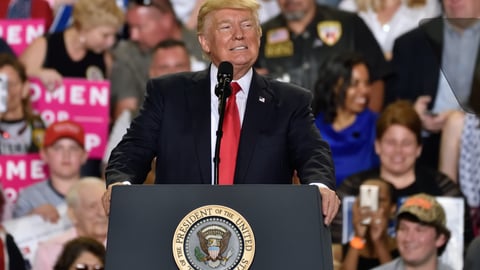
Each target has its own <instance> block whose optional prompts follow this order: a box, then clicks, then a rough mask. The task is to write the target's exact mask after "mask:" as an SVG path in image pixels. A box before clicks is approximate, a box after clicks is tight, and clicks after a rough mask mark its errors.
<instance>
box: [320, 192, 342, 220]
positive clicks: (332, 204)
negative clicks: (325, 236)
mask: <svg viewBox="0 0 480 270" xmlns="http://www.w3.org/2000/svg"><path fill="white" fill-rule="evenodd" d="M318 189H319V191H320V194H321V195H322V211H323V215H324V219H323V222H324V223H325V225H327V226H328V225H330V223H332V220H333V218H334V217H335V215H337V212H338V208H339V207H340V199H339V198H338V196H337V194H336V193H335V191H333V190H331V189H329V188H328V187H318Z"/></svg>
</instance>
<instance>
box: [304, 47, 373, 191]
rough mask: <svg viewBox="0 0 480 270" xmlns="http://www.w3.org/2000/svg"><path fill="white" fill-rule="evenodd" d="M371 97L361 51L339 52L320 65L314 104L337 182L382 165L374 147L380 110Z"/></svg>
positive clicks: (316, 122) (314, 110)
mask: <svg viewBox="0 0 480 270" xmlns="http://www.w3.org/2000/svg"><path fill="white" fill-rule="evenodd" d="M369 98H370V77H369V72H368V68H367V63H366V62H365V60H363V58H361V57H360V56H359V55H356V54H352V53H349V54H348V53H345V54H340V55H336V56H333V57H330V59H329V60H327V61H326V62H325V64H324V65H323V66H322V67H320V69H319V75H318V81H317V83H316V85H315V92H314V100H313V104H312V107H313V113H314V115H315V124H316V126H317V127H318V129H319V130H320V133H321V134H322V137H323V138H324V139H325V140H326V141H327V142H328V143H329V144H330V148H331V150H332V156H333V162H334V164H335V178H336V181H337V186H339V185H340V183H341V182H342V181H343V179H345V177H347V176H349V175H352V174H354V173H357V172H360V171H364V170H368V169H371V168H375V167H377V166H378V163H379V161H378V157H377V155H376V154H375V151H374V147H373V144H374V141H375V121H376V120H377V117H378V114H377V113H374V112H372V111H371V110H370V109H368V107H367V105H368V101H369Z"/></svg>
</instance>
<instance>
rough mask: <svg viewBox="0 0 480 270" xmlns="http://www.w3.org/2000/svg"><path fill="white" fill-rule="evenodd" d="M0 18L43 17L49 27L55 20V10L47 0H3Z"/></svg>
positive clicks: (0, 5)
mask: <svg viewBox="0 0 480 270" xmlns="http://www.w3.org/2000/svg"><path fill="white" fill-rule="evenodd" d="M0 18H5V19H43V20H44V21H45V26H46V27H45V28H46V29H48V28H49V27H50V25H51V24H52V21H53V11H52V9H51V7H50V5H49V4H48V2H47V1H45V0H28V1H27V0H24V1H19V0H2V1H0Z"/></svg>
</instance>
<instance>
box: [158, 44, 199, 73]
mask: <svg viewBox="0 0 480 270" xmlns="http://www.w3.org/2000/svg"><path fill="white" fill-rule="evenodd" d="M182 71H190V56H189V55H188V53H187V51H186V50H185V49H184V48H183V47H181V46H175V47H170V48H164V49H158V50H157V51H156V52H155V53H154V54H153V56H152V63H151V64H150V71H149V75H150V78H155V77H159V76H162V75H166V74H171V73H176V72H182Z"/></svg>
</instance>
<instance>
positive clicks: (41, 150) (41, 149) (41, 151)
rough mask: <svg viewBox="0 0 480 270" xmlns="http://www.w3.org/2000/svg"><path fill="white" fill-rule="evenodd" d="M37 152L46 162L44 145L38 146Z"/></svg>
mask: <svg viewBox="0 0 480 270" xmlns="http://www.w3.org/2000/svg"><path fill="white" fill-rule="evenodd" d="M38 153H39V154H40V158H41V159H42V160H43V162H45V163H47V153H46V150H45V148H44V147H42V148H40V150H39V151H38Z"/></svg>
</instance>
